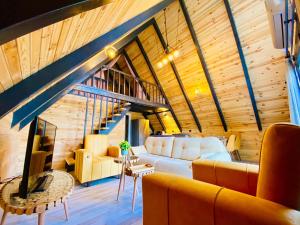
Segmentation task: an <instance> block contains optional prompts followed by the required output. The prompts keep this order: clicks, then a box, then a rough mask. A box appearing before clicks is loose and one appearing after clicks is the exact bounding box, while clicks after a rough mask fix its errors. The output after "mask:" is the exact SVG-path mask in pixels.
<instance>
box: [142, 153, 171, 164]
mask: <svg viewBox="0 0 300 225" xmlns="http://www.w3.org/2000/svg"><path fill="white" fill-rule="evenodd" d="M164 159H170V158H169V157H168V158H167V157H165V156H160V155H153V154H149V153H145V154H140V155H139V161H138V164H146V163H149V164H151V165H152V166H154V167H155V165H156V163H157V162H158V161H159V160H164Z"/></svg>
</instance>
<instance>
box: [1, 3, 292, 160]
mask: <svg viewBox="0 0 300 225" xmlns="http://www.w3.org/2000/svg"><path fill="white" fill-rule="evenodd" d="M158 2H160V1H158V0H156V1H155V0H152V1H139V0H136V1H133V0H131V1H125V0H122V1H121V0H120V1H116V2H114V3H112V4H109V5H107V6H104V7H100V8H96V9H93V10H91V11H87V12H85V13H81V14H79V15H77V16H74V17H72V18H69V19H66V20H64V21H60V22H58V23H55V24H53V25H50V26H48V27H45V28H43V29H40V30H37V31H35V32H32V33H30V34H28V35H24V36H23V37H19V38H17V39H16V40H13V41H10V42H8V43H6V44H4V45H2V46H1V51H0V76H1V79H0V92H3V91H5V90H7V89H9V88H10V87H12V86H13V85H15V84H17V83H18V82H20V81H21V80H23V79H26V77H28V76H30V75H31V74H33V73H34V72H36V71H38V70H40V69H41V68H43V67H45V66H46V65H49V64H51V63H53V62H54V61H55V60H57V59H59V58H61V57H64V56H65V55H67V54H69V53H71V52H73V51H74V50H75V49H77V48H79V47H81V46H82V45H84V44H86V43H88V42H89V41H91V40H93V39H95V38H96V37H99V36H100V35H101V34H103V33H106V32H107V31H109V30H111V29H112V28H113V27H116V26H117V25H119V24H121V23H122V22H124V21H126V20H128V19H129V18H131V17H133V16H135V15H137V14H138V13H140V12H142V11H145V10H146V9H148V8H150V7H151V6H153V5H155V4H156V3H158ZM184 2H185V5H186V7H187V11H188V14H189V16H190V20H191V23H192V26H193V28H194V30H195V33H196V37H197V40H198V41H199V44H200V47H201V49H202V53H203V57H204V59H205V63H206V66H207V69H208V71H209V75H210V78H211V81H212V85H213V88H214V91H215V94H216V96H217V99H218V102H219V104H220V108H221V110H222V114H223V116H224V120H225V121H226V124H227V126H228V131H229V133H231V132H240V133H241V134H242V139H243V142H242V145H243V146H242V147H243V148H244V149H245V151H244V152H243V154H245V155H249V157H248V158H251V157H252V158H255V157H257V154H258V153H257V151H255V152H254V151H250V150H251V149H259V143H260V138H261V136H262V132H260V131H259V130H258V126H257V120H256V118H255V115H254V110H253V105H252V103H251V98H250V95H249V88H248V86H247V83H246V80H245V71H244V70H243V67H242V64H241V58H240V55H239V53H238V48H237V45H236V40H235V36H234V35H233V30H232V26H231V25H232V24H231V23H230V21H229V19H228V14H227V12H226V7H225V3H224V2H225V0H209V1H195V0H185V1H184ZM229 3H230V6H231V9H232V13H233V16H234V19H235V23H236V27H237V31H238V34H239V38H240V41H241V45H242V51H243V53H244V56H245V60H246V64H247V68H248V71H249V76H250V81H251V84H252V87H253V91H254V96H255V99H256V105H257V108H258V115H259V117H260V120H261V123H262V127H263V129H265V128H266V127H267V126H268V125H270V124H271V123H275V122H281V121H289V109H288V101H287V91H286V82H285V70H286V64H285V59H284V52H283V51H282V50H277V49H274V48H273V46H272V40H271V35H270V32H269V28H268V20H267V15H266V12H265V7H264V1H262V0H243V1H239V0H231V1H229ZM178 9H179V10H180V13H179V26H177V19H178ZM166 14H167V29H168V37H169V41H170V44H171V46H175V45H176V43H177V44H178V46H176V47H177V48H178V49H179V50H180V57H179V58H177V59H176V60H175V61H174V64H175V67H176V70H177V72H178V74H179V80H180V81H181V84H182V86H181V87H180V82H179V80H178V77H176V76H175V74H174V69H173V68H172V67H171V65H167V66H165V67H163V68H162V69H158V68H157V66H156V64H157V62H158V61H159V59H161V57H162V56H163V54H162V52H163V48H162V45H161V43H160V41H159V38H158V36H157V33H156V32H155V29H154V27H153V26H149V27H148V28H147V29H146V30H145V31H143V32H142V33H140V34H139V35H138V39H139V40H140V42H141V45H142V47H143V49H144V50H145V53H146V55H147V57H148V59H149V61H150V63H151V65H152V67H153V69H154V72H155V74H156V75H157V78H158V80H159V82H160V84H161V86H162V88H163V90H164V92H165V93H166V96H167V97H168V100H169V102H170V105H171V107H172V109H173V111H174V113H175V115H176V117H177V119H178V121H179V123H180V126H181V127H182V131H183V132H185V133H190V134H193V135H224V124H222V121H221V118H220V112H218V110H217V105H216V101H215V100H214V99H213V96H212V92H211V90H210V87H209V85H208V82H207V77H206V76H205V73H204V70H203V65H202V64H201V61H200V59H199V55H198V54H197V48H196V46H195V44H194V42H193V39H192V36H191V33H190V30H189V27H188V25H187V22H186V18H185V17H184V15H183V13H182V9H181V7H180V4H179V2H178V1H174V2H173V3H171V4H170V5H169V6H168V7H167V10H166ZM112 15H113V16H112ZM155 20H156V22H157V24H158V27H159V29H160V31H161V32H162V35H163V37H165V30H164V19H163V11H161V12H159V13H158V14H157V15H155ZM177 33H178V41H176V39H177ZM125 50H126V52H127V54H128V56H129V58H130V60H131V61H132V63H133V65H134V67H135V69H136V71H137V72H138V73H139V75H140V77H141V78H142V79H146V80H148V81H150V82H153V83H155V80H154V78H153V74H152V73H151V71H150V69H149V65H147V63H146V61H145V56H144V55H143V54H142V52H141V48H140V47H139V46H138V44H137V42H136V41H134V42H132V43H131V44H130V45H129V46H127V47H126V48H125ZM120 67H122V68H124V67H125V66H124V62H123V63H122V62H121V63H120ZM197 89H198V90H200V94H199V93H198V94H196V90H197ZM183 90H184V91H185V92H186V96H184V93H183ZM188 102H190V105H191V106H192V109H193V110H194V112H195V115H196V117H197V118H196V119H197V120H199V122H200V123H201V127H202V133H200V132H199V128H198V127H197V123H196V119H195V117H194V116H193V113H192V111H191V107H190V106H189V103H188ZM149 117H150V116H149ZM151 117H155V115H151ZM161 119H162V120H163V121H164V124H165V126H166V129H167V131H169V132H172V131H177V130H178V126H177V125H176V122H175V121H174V119H173V117H172V114H171V113H170V112H168V113H167V114H166V116H161ZM153 120H154V119H153ZM153 125H154V126H155V127H156V129H161V126H160V125H159V124H158V122H157V121H156V122H155V123H154V124H153ZM248 150H249V151H248ZM252 154H253V155H252Z"/></svg>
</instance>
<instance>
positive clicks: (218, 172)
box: [192, 160, 258, 196]
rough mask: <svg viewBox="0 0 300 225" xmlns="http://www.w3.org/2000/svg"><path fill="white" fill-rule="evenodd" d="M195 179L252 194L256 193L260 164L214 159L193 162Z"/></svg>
mask: <svg viewBox="0 0 300 225" xmlns="http://www.w3.org/2000/svg"><path fill="white" fill-rule="evenodd" d="M192 167H193V178H194V179H195V180H199V181H203V182H207V183H211V184H215V185H218V186H222V187H226V188H229V189H232V190H236V191H240V192H243V193H247V194H250V195H253V196H254V195H256V188H257V180H258V165H251V164H246V163H236V162H219V161H212V160H195V161H193V163H192Z"/></svg>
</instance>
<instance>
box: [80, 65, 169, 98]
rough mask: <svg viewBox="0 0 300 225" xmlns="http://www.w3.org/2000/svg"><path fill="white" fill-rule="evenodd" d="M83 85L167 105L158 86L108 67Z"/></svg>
mask: <svg viewBox="0 0 300 225" xmlns="http://www.w3.org/2000/svg"><path fill="white" fill-rule="evenodd" d="M83 84H84V85H88V86H91V87H96V88H99V89H103V90H106V91H110V92H113V93H117V94H122V95H126V96H130V97H135V98H138V99H141V100H146V101H151V102H153V103H159V104H165V99H164V97H163V95H162V94H161V91H160V89H159V87H158V86H157V85H155V84H153V83H151V82H148V81H146V80H142V79H139V78H137V77H133V76H132V75H129V74H126V73H124V72H122V71H120V70H117V69H114V68H108V67H106V66H104V67H102V68H101V70H99V71H98V72H96V73H95V74H94V75H92V76H91V77H89V78H88V79H87V80H85V81H84V82H83ZM78 94H80V93H78ZM81 94H82V93H81Z"/></svg>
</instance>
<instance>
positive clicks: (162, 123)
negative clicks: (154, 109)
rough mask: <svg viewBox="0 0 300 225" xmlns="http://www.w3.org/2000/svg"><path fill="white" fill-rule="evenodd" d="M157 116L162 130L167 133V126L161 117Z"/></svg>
mask: <svg viewBox="0 0 300 225" xmlns="http://www.w3.org/2000/svg"><path fill="white" fill-rule="evenodd" d="M155 116H156V118H157V119H158V121H159V123H160V125H161V127H162V129H163V130H164V131H165V132H166V131H167V129H166V126H165V124H164V122H163V121H162V119H161V118H160V116H159V115H158V114H157V113H155Z"/></svg>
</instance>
